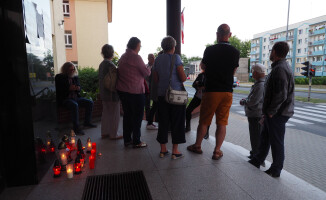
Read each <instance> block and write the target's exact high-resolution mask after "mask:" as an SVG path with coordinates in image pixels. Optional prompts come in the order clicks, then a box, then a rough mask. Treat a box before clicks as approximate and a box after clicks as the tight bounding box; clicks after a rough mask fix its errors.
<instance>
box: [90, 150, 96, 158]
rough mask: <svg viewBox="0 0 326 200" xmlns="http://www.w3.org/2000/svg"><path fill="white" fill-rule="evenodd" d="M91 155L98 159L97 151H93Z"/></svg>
mask: <svg viewBox="0 0 326 200" xmlns="http://www.w3.org/2000/svg"><path fill="white" fill-rule="evenodd" d="M91 155H92V156H93V157H94V158H96V151H95V150H94V149H92V150H91Z"/></svg>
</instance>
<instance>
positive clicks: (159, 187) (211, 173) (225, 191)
mask: <svg viewBox="0 0 326 200" xmlns="http://www.w3.org/2000/svg"><path fill="white" fill-rule="evenodd" d="M243 118H244V117H242V116H240V115H233V114H231V116H230V125H229V126H228V134H227V141H230V137H235V138H237V139H239V140H245V138H244V135H245V134H246V133H245V130H246V129H247V127H246V125H245V122H244V120H243ZM196 121H198V120H196V119H193V121H192V128H193V129H194V128H195V127H196ZM98 125H99V124H98ZM145 126H146V122H145V121H143V124H142V140H143V141H146V142H147V143H148V144H149V146H148V148H145V149H133V148H125V147H124V146H123V141H122V140H116V141H112V140H108V139H101V138H100V125H99V126H98V127H97V128H95V129H88V130H85V132H86V135H85V136H81V137H79V138H81V140H82V141H83V143H84V144H85V142H86V139H87V137H91V138H92V141H93V142H96V143H97V150H98V152H101V153H102V156H101V157H98V158H97V160H96V165H95V169H94V170H90V169H89V168H88V165H86V167H85V168H83V173H82V174H81V175H75V176H74V178H73V179H67V177H66V175H65V174H63V175H62V176H61V177H60V178H57V179H54V178H53V177H52V169H49V171H48V172H47V174H46V175H45V177H44V178H43V179H42V180H41V182H40V183H39V184H38V185H36V186H25V187H17V188H9V189H6V190H5V192H4V193H2V194H1V195H0V199H1V200H6V199H10V200H15V199H24V200H25V199H27V200H29V199H31V200H38V199H47V200H51V199H55V200H60V199H81V196H82V191H83V187H84V184H85V180H86V177H87V176H89V175H100V174H108V173H116V172H125V171H131V170H143V171H144V174H145V177H146V180H147V183H148V186H149V189H150V192H151V194H152V197H153V199H157V200H160V199H162V200H163V199H164V200H167V199H176V200H181V199H187V200H191V199H196V200H197V199H205V200H209V199H241V200H242V199H250V200H252V199H257V200H258V199H259V200H260V199H275V200H279V199H282V200H283V199H307V200H308V199H326V193H325V192H323V191H321V190H320V189H318V188H316V187H314V186H312V185H311V184H309V183H307V182H305V181H303V180H301V179H299V178H297V177H295V176H293V175H292V174H290V173H287V172H286V171H284V172H282V175H281V177H280V178H272V177H270V176H268V175H266V174H265V173H264V172H263V171H262V170H259V169H257V168H255V167H253V166H251V165H250V164H249V163H247V158H246V155H247V153H248V151H247V150H245V149H244V148H242V147H240V146H237V145H234V144H232V143H229V142H225V143H224V144H223V147H222V150H223V151H224V157H223V158H221V159H220V160H218V161H214V160H212V159H211V156H212V152H213V148H214V144H215V138H213V137H212V136H211V137H210V138H209V140H204V141H203V144H202V148H203V151H204V153H203V154H202V155H197V154H193V153H191V152H188V151H187V150H186V147H187V145H189V144H192V143H193V142H194V141H195V131H192V132H190V133H187V134H186V138H187V143H186V144H182V145H180V151H181V152H183V153H184V154H185V157H184V158H181V159H178V160H171V159H170V157H169V156H168V157H166V158H163V159H161V158H159V156H158V155H159V151H160V148H159V144H158V143H157V141H156V134H157V131H148V130H146V129H145ZM212 130H214V127H212V128H211V131H212ZM120 131H121V126H120ZM60 134H62V133H60ZM236 135H241V136H242V137H236ZM287 135H289V134H287ZM300 137H301V135H300ZM59 138H60V137H59ZM290 139H291V138H290ZM303 139H305V138H303ZM287 140H289V139H287ZM170 141H171V138H170ZM301 145H302V144H301V143H299V144H297V146H301ZM168 148H169V149H171V144H170V143H169V144H168ZM287 149H289V148H287ZM298 153H300V152H298ZM267 165H268V164H267ZM267 167H268V166H267Z"/></svg>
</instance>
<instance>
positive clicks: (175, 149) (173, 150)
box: [172, 144, 181, 154]
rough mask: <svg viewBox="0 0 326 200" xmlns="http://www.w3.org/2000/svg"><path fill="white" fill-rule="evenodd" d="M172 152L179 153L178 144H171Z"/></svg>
mask: <svg viewBox="0 0 326 200" xmlns="http://www.w3.org/2000/svg"><path fill="white" fill-rule="evenodd" d="M172 153H173V154H181V153H180V151H179V150H178V144H173V146H172Z"/></svg>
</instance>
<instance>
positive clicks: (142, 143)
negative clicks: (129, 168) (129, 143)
mask: <svg viewBox="0 0 326 200" xmlns="http://www.w3.org/2000/svg"><path fill="white" fill-rule="evenodd" d="M144 147H147V144H146V143H145V142H141V143H139V144H136V145H134V148H144Z"/></svg>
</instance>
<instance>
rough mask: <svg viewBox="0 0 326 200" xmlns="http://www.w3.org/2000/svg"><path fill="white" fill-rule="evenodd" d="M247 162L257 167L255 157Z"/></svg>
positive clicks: (258, 165) (258, 164) (257, 163)
mask: <svg viewBox="0 0 326 200" xmlns="http://www.w3.org/2000/svg"><path fill="white" fill-rule="evenodd" d="M248 163H250V164H252V165H253V166H255V167H257V168H258V169H259V167H260V163H259V162H258V161H257V160H256V159H251V160H248Z"/></svg>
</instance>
